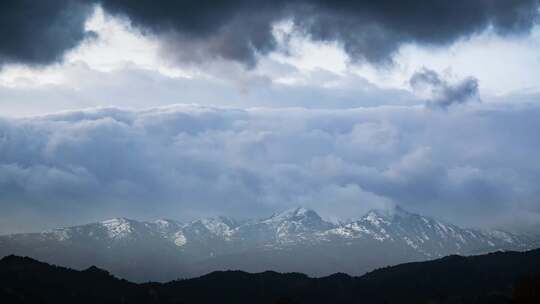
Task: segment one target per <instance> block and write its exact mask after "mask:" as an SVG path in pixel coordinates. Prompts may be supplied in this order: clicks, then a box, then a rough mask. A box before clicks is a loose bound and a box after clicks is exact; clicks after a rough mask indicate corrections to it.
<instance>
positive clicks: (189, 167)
mask: <svg viewBox="0 0 540 304" xmlns="http://www.w3.org/2000/svg"><path fill="white" fill-rule="evenodd" d="M538 115H540V107H538V105H519V106H509V105H504V104H499V105H489V104H487V103H484V104H477V105H475V106H471V107H466V108H456V109H449V110H448V111H445V112H441V111H426V110H425V109H424V108H423V107H396V106H393V107H376V108H360V109H347V110H339V109H335V110H324V109H311V110H308V109H302V108H295V109H254V110H241V109H234V108H228V109H225V108H215V107H199V106H175V107H167V108H157V109H152V110H141V111H131V110H122V109H117V108H102V109H94V110H85V111H75V112H66V113H60V114H54V115H47V116H40V117H33V118H21V119H2V120H0V203H1V204H2V206H1V207H2V214H1V216H0V224H1V226H0V229H1V231H2V232H8V231H12V230H13V229H14V228H13V227H21V228H20V229H23V230H29V229H32V228H36V227H39V228H41V227H44V226H47V225H49V226H55V225H58V224H67V223H71V224H73V223H80V222H81V221H85V220H94V219H98V218H105V217H109V216H118V215H122V216H130V217H136V218H157V217H163V216H166V217H173V218H179V219H186V218H190V217H197V216H204V215H215V214H228V215H233V216H240V217H242V216H258V215H264V214H268V213H269V212H271V211H275V210H280V209H284V208H287V207H290V206H296V205H304V206H307V207H312V208H315V209H317V210H321V211H322V213H323V214H324V215H326V216H330V217H342V218H343V217H351V216H353V217H354V216H356V215H360V214H361V213H362V212H364V211H365V210H367V209H369V208H373V207H380V206H386V205H388V204H394V203H398V204H401V205H402V206H404V207H405V208H409V209H411V210H413V211H420V212H423V213H427V214H431V215H435V216H439V217H442V218H445V219H448V220H452V221H456V222H458V223H461V224H465V225H473V226H489V225H506V227H511V225H518V224H519V225H522V226H521V228H523V227H527V225H526V223H529V224H530V223H538V220H539V214H538V200H537V198H538V196H539V194H540V187H539V185H540V183H539V181H540V166H539V165H538V164H540V160H539V159H538V153H537V151H538V149H540V141H538V140H535V138H537V136H535V132H536V130H537V129H538V128H539V127H540V125H539V120H538V119H537V117H538ZM17 225H19V226H17ZM8 229H9V230H8Z"/></svg>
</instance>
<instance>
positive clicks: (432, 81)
mask: <svg viewBox="0 0 540 304" xmlns="http://www.w3.org/2000/svg"><path fill="white" fill-rule="evenodd" d="M409 84H410V85H411V87H412V88H413V89H414V90H420V91H426V90H427V91H429V95H430V97H429V98H428V100H427V106H428V107H432V108H448V107H449V106H451V105H453V104H463V103H466V102H469V101H473V100H480V97H479V92H478V79H476V78H474V77H467V78H465V79H462V80H460V81H458V82H457V83H453V84H452V83H449V82H448V81H447V80H445V79H443V78H441V77H440V76H439V74H438V73H437V72H435V71H433V70H430V69H425V68H424V69H422V70H421V71H417V72H416V73H414V74H413V75H412V76H411V78H410V80H409Z"/></svg>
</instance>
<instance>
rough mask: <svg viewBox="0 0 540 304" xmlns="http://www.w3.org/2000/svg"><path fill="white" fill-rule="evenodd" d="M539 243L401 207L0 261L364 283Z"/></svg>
mask: <svg viewBox="0 0 540 304" xmlns="http://www.w3.org/2000/svg"><path fill="white" fill-rule="evenodd" d="M539 244H540V242H539V240H538V238H535V237H533V236H528V235H519V234H514V233H509V232H504V231H500V230H480V229H465V228H461V227H458V226H456V225H452V224H449V223H446V222H444V221H440V220H436V219H433V218H430V217H426V216H422V215H418V214H414V213H410V212H407V211H405V210H403V209H402V208H399V207H396V208H395V209H394V210H392V211H381V210H373V211H370V212H368V213H367V214H365V215H364V216H362V217H361V218H359V219H357V220H351V221H349V222H345V223H332V222H329V221H325V220H324V219H323V218H321V217H320V216H319V215H318V214H317V213H316V212H315V211H313V210H310V209H306V208H302V207H299V208H293V209H290V210H286V211H284V212H281V213H277V214H273V215H272V216H270V217H268V218H263V219H256V220H243V221H238V220H235V219H232V218H228V217H214V218H205V219H200V220H195V221H191V222H189V223H181V222H178V221H174V220H167V219H160V220H157V221H153V222H143V221H136V220H131V219H127V218H114V219H110V220H106V221H102V222H97V223H91V224H86V225H81V226H75V227H67V228H58V229H53V230H50V231H44V232H41V233H26V234H12V235H4V236H0V256H6V255H10V254H17V255H25V256H30V257H33V258H37V259H40V260H43V261H46V262H50V263H55V264H58V265H63V266H68V267H72V268H76V269H84V268H87V267H89V266H90V265H97V266H98V267H102V268H105V269H108V270H110V271H111V272H112V273H113V274H115V275H118V276H120V277H122V278H126V279H130V280H133V281H137V282H142V281H167V280H172V279H177V278H189V277H195V276H199V275H202V274H205V273H209V272H211V271H215V270H228V269H239V270H244V271H250V272H260V271H266V270H274V271H280V272H302V273H306V274H308V275H311V276H324V275H329V274H332V273H336V272H343V273H348V274H351V275H360V274H364V273H366V272H368V271H371V270H373V269H375V268H378V267H383V266H387V265H394V264H398V263H404V262H411V261H424V260H431V259H435V258H439V257H443V256H446V255H451V254H463V255H470V254H480V253H486V252H492V251H498V250H518V251H523V250H528V249H533V248H537V247H538V246H539Z"/></svg>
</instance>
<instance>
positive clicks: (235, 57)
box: [0, 0, 540, 233]
mask: <svg viewBox="0 0 540 304" xmlns="http://www.w3.org/2000/svg"><path fill="white" fill-rule="evenodd" d="M539 15H540V13H539V2H538V1H536V0H531V1H526V0H524V1H505V0H479V1H468V0H463V1H462V0H459V1H420V0H415V1H392V0H384V1H323V0H320V1H315V0H313V1H309V0H300V1H292V2H291V1H271V2H268V1H243V0H237V1H236V0H235V1H190V0H185V1H172V0H171V1H160V2H155V1H149V0H139V1H137V0H129V1H128V0H125V1H124V0H51V1H31V0H23V1H10V0H8V1H2V2H1V3H0V37H1V38H2V39H0V211H1V212H0V233H10V232H22V231H34V230H41V229H47V228H51V227H56V226H64V225H73V224H80V223H85V222H90V221H95V220H101V219H105V218H110V217H115V216H126V217H132V218H136V219H156V218H162V217H167V218H174V219H179V220H189V219H193V218H196V217H203V216H214V215H229V216H235V217H241V218H245V217H259V216H265V215H269V214H271V213H272V212H275V211H279V210H283V209H286V208H290V207H293V206H298V205H302V206H305V207H308V208H313V209H315V210H317V211H318V212H319V213H320V214H321V215H323V216H324V217H326V218H329V219H333V220H337V219H341V220H345V219H350V218H355V217H359V216H361V215H362V214H363V213H364V212H366V211H367V210H369V209H372V208H391V207H392V206H395V205H396V204H398V205H400V206H402V207H403V208H405V209H409V210H411V211H414V212H419V213H423V214H426V215H431V216H435V217H438V218H440V219H444V220H447V221H451V222H455V223H457V224H461V225H464V226H474V227H498V228H504V229H509V230H524V231H533V230H535V229H538V228H540V153H538V151H540V136H538V134H537V133H538V130H540V98H539V97H540V72H538V71H540V17H539Z"/></svg>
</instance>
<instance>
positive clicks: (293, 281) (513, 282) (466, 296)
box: [0, 250, 540, 304]
mask: <svg viewBox="0 0 540 304" xmlns="http://www.w3.org/2000/svg"><path fill="white" fill-rule="evenodd" d="M538 278H540V250H532V251H528V252H497V253H491V254H487V255H479V256H470V257H462V256H448V257H445V258H442V259H438V260H433V261H429V262H418V263H408V264H401V265H397V266H393V267H387V268H384V269H379V270H376V271H373V272H371V273H368V274H366V275H364V276H361V277H351V276H348V275H345V274H334V275H331V276H328V277H323V278H309V277H308V276H306V275H303V274H297V273H289V274H280V273H277V272H270V271H269V272H262V273H255V274H250V273H246V272H242V271H222V272H213V273H210V274H208V275H205V276H202V277H198V278H194V279H186V280H178V281H173V282H169V283H165V284H161V283H146V284H134V283H130V282H128V281H125V280H120V279H117V278H115V277H114V276H112V275H110V274H109V273H108V272H106V271H104V270H100V269H98V268H95V267H91V268H89V269H87V270H84V271H76V270H71V269H67V268H62V267H56V266H51V265H49V264H45V263H41V262H38V261H36V260H33V259H30V258H23V257H17V256H8V257H5V258H4V259H2V260H0V302H1V303H55V304H58V303H240V304H241V303H309V304H314V303H400V304H402V303H516V304H517V303H540V295H539V290H540V280H539V279H538Z"/></svg>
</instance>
